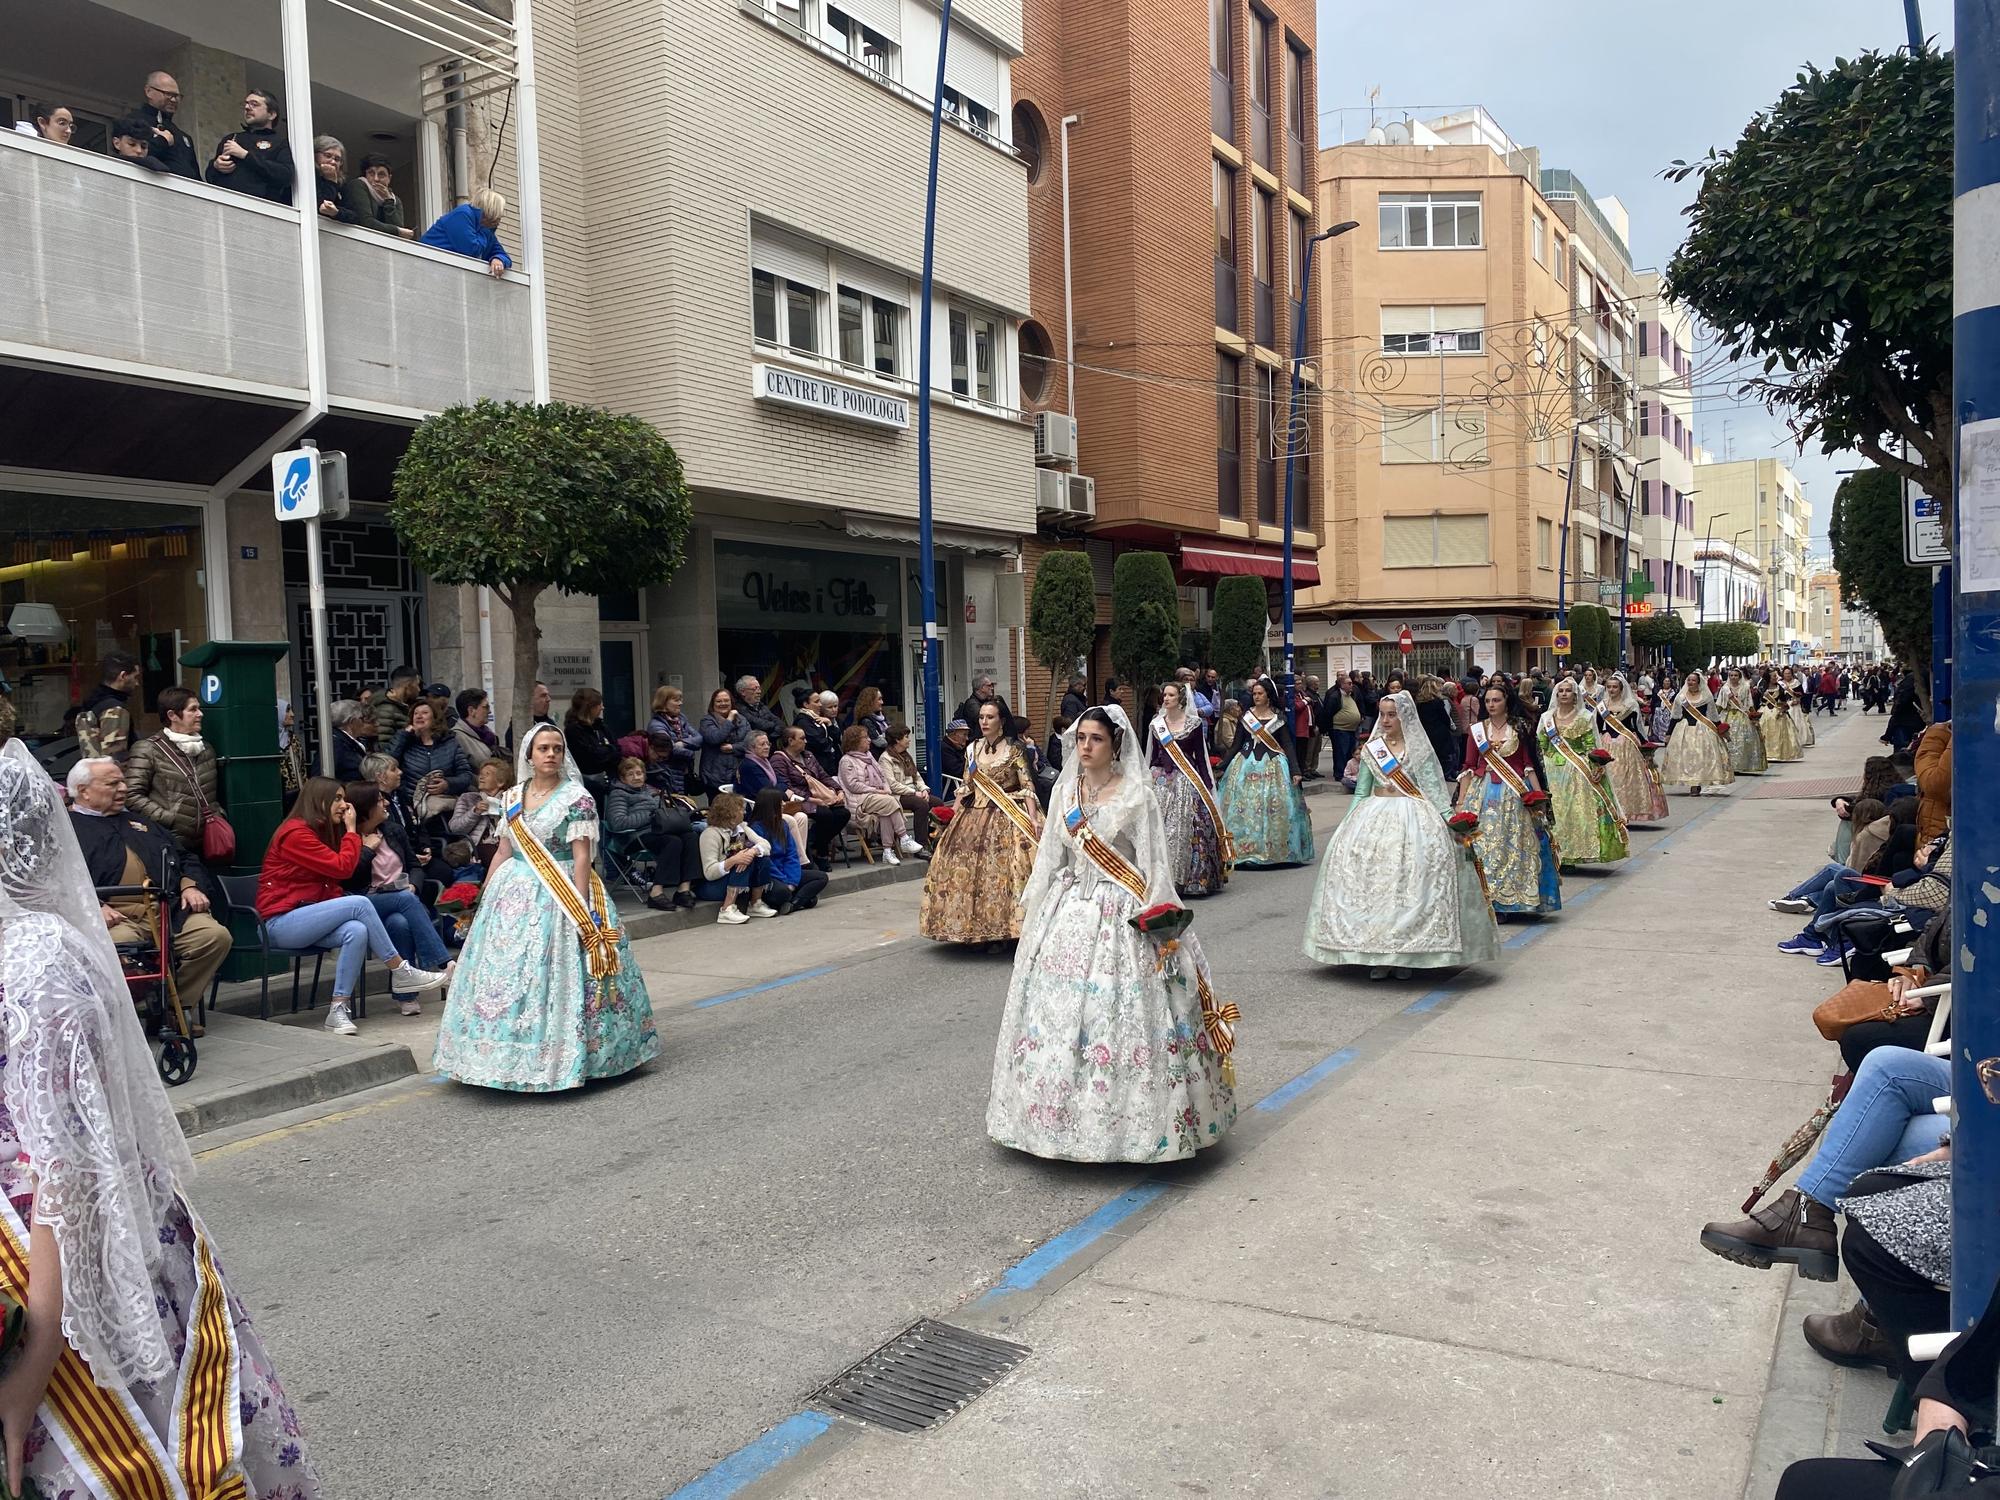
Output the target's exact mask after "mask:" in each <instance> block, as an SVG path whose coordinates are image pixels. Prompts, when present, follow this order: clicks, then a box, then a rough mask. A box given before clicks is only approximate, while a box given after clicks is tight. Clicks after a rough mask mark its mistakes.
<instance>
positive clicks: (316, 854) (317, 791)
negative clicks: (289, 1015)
mask: <svg viewBox="0 0 2000 1500" xmlns="http://www.w3.org/2000/svg"><path fill="white" fill-rule="evenodd" d="M360 859H361V835H360V834H358V833H356V832H355V831H354V808H353V806H352V805H351V804H350V803H349V802H348V800H347V797H346V795H345V794H344V793H343V792H342V791H341V789H340V783H339V782H337V781H332V780H329V779H328V778H327V777H324V776H315V777H313V778H312V779H311V780H310V781H308V782H307V783H306V784H305V786H303V787H302V788H300V790H299V798H298V801H297V802H295V803H293V804H292V815H291V816H290V817H289V818H287V819H285V821H284V822H282V823H280V824H279V825H278V830H277V832H276V833H273V834H272V835H271V843H270V847H269V848H267V849H266V850H265V851H264V868H263V871H262V872H261V873H260V874H259V875H258V877H257V915H258V916H260V917H262V918H263V919H264V931H265V932H266V933H267V934H268V935H269V937H270V939H271V946H272V947H274V948H338V949H339V950H340V957H339V959H338V960H336V961H335V963H334V968H333V1003H332V1004H331V1005H329V1006H328V1007H327V1009H326V1029H327V1030H328V1031H335V1032H339V1033H340V1034H341V1035H343V1036H352V1035H353V1034H354V1032H355V1031H356V1030H357V1028H356V1026H355V1024H354V1016H353V1013H352V1002H353V1000H354V993H355V991H356V990H357V989H358V988H359V987H360V984H361V969H362V966H363V965H364V964H366V963H367V962H368V955H369V954H371V953H372V954H374V955H375V957H377V958H379V959H381V960H382V962H383V963H384V964H386V965H387V966H388V969H389V987H390V988H391V989H392V990H394V991H395V994H396V998H397V999H399V1000H403V999H408V998H410V997H412V996H414V995H417V994H420V993H421V992H423V991H424V990H434V989H437V988H438V987H439V986H440V985H442V984H443V983H444V982H445V976H444V975H442V974H439V973H436V972H434V971H432V970H430V969H419V968H417V967H416V966H414V965H412V964H407V963H405V962H403V959H402V956H401V955H400V954H398V953H397V952H396V945H395V943H394V942H392V941H391V940H390V938H389V933H388V930H387V929H386V928H384V927H383V925H382V918H381V915H380V914H379V913H378V912H377V911H376V910H375V907H374V904H373V903H372V902H371V901H369V899H368V898H367V897H366V896H351V895H349V894H348V893H347V892H346V891H345V890H343V889H342V888H341V882H342V881H344V880H346V879H347V878H348V876H350V875H352V874H353V873H354V867H355V865H356V864H357V863H358V862H359V861H360Z"/></svg>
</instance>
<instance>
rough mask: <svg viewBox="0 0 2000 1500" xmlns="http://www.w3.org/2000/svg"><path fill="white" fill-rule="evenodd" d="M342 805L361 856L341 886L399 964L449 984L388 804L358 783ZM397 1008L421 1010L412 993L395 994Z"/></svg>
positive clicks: (444, 957)
mask: <svg viewBox="0 0 2000 1500" xmlns="http://www.w3.org/2000/svg"><path fill="white" fill-rule="evenodd" d="M347 800H348V803H349V805H351V806H352V807H353V809H354V831H355V832H356V833H358V834H360V835H361V857H360V858H359V859H357V860H356V861H355V864H354V873H353V874H352V875H350V876H348V878H347V879H346V880H345V881H343V882H342V884H343V885H345V886H346V888H347V889H348V890H350V891H352V892H354V893H355V894H356V895H358V896H366V897H367V898H368V903H369V905H371V906H373V907H374V908H375V914H376V915H377V916H379V917H380V918H381V919H382V926H383V928H384V930H386V931H387V932H388V934H389V941H390V942H392V943H394V944H395V945H396V951H397V952H398V953H400V954H402V956H403V962H405V963H408V964H415V965H416V966H417V967H418V968H419V969H432V970H436V971H437V972H438V973H441V974H443V975H444V977H445V981H446V983H450V981H451V976H452V974H453V972H454V971H455V970H456V968H457V962H456V960H453V959H452V958H451V955H450V954H448V953H447V952H445V946H444V939H443V938H441V937H439V936H438V930H437V924H436V922H434V921H433V920H432V918H431V914H430V910H429V908H427V907H426V906H425V905H424V901H423V898H422V897H421V896H419V895H418V894H417V891H416V888H415V887H414V886H412V885H411V884H410V870H411V868H412V867H411V866H409V865H406V864H404V863H403V856H402V853H401V852H400V849H399V847H398V841H397V840H396V839H395V837H394V832H395V830H394V825H393V824H392V823H391V822H390V819H389V799H388V798H387V797H385V796H383V795H382V789H381V788H380V787H376V786H370V785H369V784H368V783H367V782H365V781H357V782H355V783H354V784H353V785H351V786H349V787H348V788H347ZM396 1004H397V1008H398V1009H400V1010H401V1011H402V1013H403V1014H404V1015H406V1016H414V1015H416V1014H417V1012H418V1010H419V1009H420V1007H419V1006H418V1004H417V996H416V992H415V991H412V992H410V993H409V994H399V995H397V996H396Z"/></svg>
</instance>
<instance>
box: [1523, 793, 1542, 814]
mask: <svg viewBox="0 0 2000 1500" xmlns="http://www.w3.org/2000/svg"><path fill="white" fill-rule="evenodd" d="M1521 805H1522V806H1523V807H1525V808H1527V809H1528V810H1529V811H1530V812H1533V811H1535V810H1537V809H1539V808H1544V807H1547V806H1548V805H1549V794H1548V793H1547V792H1540V791H1536V792H1529V793H1527V794H1526V795H1525V796H1523V797H1522V798H1521Z"/></svg>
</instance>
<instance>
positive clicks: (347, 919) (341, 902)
mask: <svg viewBox="0 0 2000 1500" xmlns="http://www.w3.org/2000/svg"><path fill="white" fill-rule="evenodd" d="M264 931H265V932H266V933H267V934H268V935H269V936H270V939H271V946H272V947H274V948H304V949H312V948H338V949H339V950H340V957H339V958H338V959H337V960H336V961H335V962H334V966H333V998H334V999H336V1000H351V999H353V998H354V993H355V991H356V990H358V989H360V987H361V966H362V965H363V964H365V963H367V962H368V956H369V955H370V954H371V953H372V954H374V956H375V957H377V958H379V959H382V960H384V961H385V962H386V961H387V960H389V959H392V958H399V957H401V955H400V954H399V953H397V951H396V945H395V944H394V943H392V942H390V941H389V931H388V929H387V928H386V927H384V926H383V925H382V918H381V915H380V913H378V912H377V911H376V910H375V906H374V903H373V902H371V901H370V900H369V899H368V898H367V897H366V896H336V897H335V898H334V899H333V900H331V901H315V902H313V904H312V905H310V906H295V907H293V908H292V909H291V910H290V911H285V912H279V913H278V915H277V916H275V917H267V918H266V919H265V921H264Z"/></svg>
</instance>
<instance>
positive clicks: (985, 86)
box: [944, 30, 1002, 114]
mask: <svg viewBox="0 0 2000 1500" xmlns="http://www.w3.org/2000/svg"><path fill="white" fill-rule="evenodd" d="M944 81H945V82H946V83H948V84H950V85H951V86H952V87H953V88H955V89H957V90H958V91H959V92H960V93H961V94H963V95H965V97H966V98H968V99H972V100H974V101H976V102H978V103H980V104H983V105H985V106H986V107H987V108H988V109H990V110H992V111H993V112H994V113H995V114H999V113H1001V112H1002V111H1001V108H1000V106H1001V103H1002V100H1001V97H1000V55H999V54H998V53H997V52H995V51H994V50H993V49H992V48H991V47H990V46H988V45H987V44H986V43H985V42H984V41H983V40H982V39H980V38H979V37H976V36H974V35H973V34H972V33H971V32H969V31H961V30H954V31H953V32H952V34H951V48H950V50H949V51H948V52H946V54H945V59H944Z"/></svg>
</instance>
